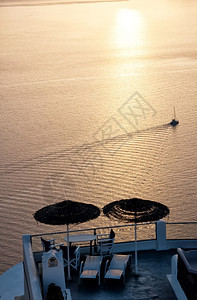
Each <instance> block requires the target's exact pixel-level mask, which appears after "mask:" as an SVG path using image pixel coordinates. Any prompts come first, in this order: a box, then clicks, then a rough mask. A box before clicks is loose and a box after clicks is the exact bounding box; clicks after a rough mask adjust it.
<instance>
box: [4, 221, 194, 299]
mask: <svg viewBox="0 0 197 300" xmlns="http://www.w3.org/2000/svg"><path fill="white" fill-rule="evenodd" d="M138 227H139V229H138V232H139V234H140V230H142V233H143V234H144V232H145V235H144V236H145V237H147V236H150V238H147V239H144V238H142V239H140V240H139V241H138V243H137V247H138V253H139V254H138V255H139V268H138V270H139V274H138V276H136V274H135V267H134V265H135V262H134V251H135V243H134V241H132V242H131V241H130V238H129V236H132V231H133V233H134V224H126V225H119V226H112V227H97V228H88V229H84V230H72V231H70V234H71V235H72V234H77V235H79V234H84V233H85V234H86V235H87V233H88V234H89V233H90V234H91V235H96V236H97V235H99V234H100V233H102V232H103V233H106V232H110V230H111V229H112V228H113V230H114V231H115V233H116V237H115V242H114V245H113V254H130V256H131V268H130V269H129V271H127V274H126V281H125V284H123V282H121V281H119V280H116V282H115V283H114V280H113V282H110V281H109V282H105V281H104V276H103V274H104V269H105V267H104V266H105V265H103V267H102V268H103V269H102V272H101V285H100V286H98V283H97V282H96V281H93V279H88V280H87V282H81V284H80V285H79V273H78V272H77V271H76V270H75V269H72V272H71V276H72V280H71V281H69V280H68V278H67V273H66V270H67V268H66V267H65V269H63V268H62V267H61V266H62V263H61V252H59V251H56V250H54V249H51V250H50V251H48V252H46V251H44V249H43V248H42V244H41V237H44V238H45V239H51V238H52V237H53V238H55V240H56V241H57V242H61V241H64V238H65V236H66V231H63V232H53V233H44V234H43V233H42V234H36V235H29V234H26V235H23V236H22V242H23V262H21V263H19V264H17V265H15V266H14V267H12V268H10V269H9V270H7V271H6V272H5V273H3V274H2V275H1V277H0V296H1V300H8V299H15V300H22V299H23V300H24V299H27V300H46V299H47V300H48V299H49V298H48V297H47V296H46V285H47V287H48V286H49V285H50V284H51V283H54V282H55V283H56V282H57V280H60V281H59V282H60V283H61V284H62V279H63V286H64V287H65V295H66V296H64V299H67V300H71V299H72V300H77V299H80V300H86V299H91V300H98V299H101V298H103V299H105V300H110V299H111V300H112V299H116V300H122V299H135V300H138V299H139V300H140V299H144V300H146V299H147V300H150V299H161V300H166V299H168V300H169V299H170V300H176V299H179V300H187V299H188V300H190V299H196V298H194V297H195V296H196V293H197V284H196V283H197V282H196V280H197V279H196V278H197V270H196V269H195V268H196V265H197V237H196V232H197V230H196V229H197V222H182V223H180V222H165V221H163V220H159V221H156V222H151V223H139V225H138ZM177 229H178V230H177ZM176 231H177V235H175V232H176ZM180 232H184V233H186V232H187V233H188V235H187V236H186V235H185V234H184V238H183V236H180ZM181 235H182V234H181ZM87 243H88V242H86V243H84V244H83V245H80V248H81V250H80V251H81V259H82V261H83V260H84V257H85V256H86V255H89V254H90V244H89V243H88V244H87ZM92 248H93V249H92V250H93V253H92V254H93V255H98V253H97V250H98V249H97V245H96V243H95V244H93V245H92ZM181 249H184V250H181ZM191 249H192V251H191ZM187 252H188V253H189V254H188V253H187ZM5 255H6V254H5ZM180 256H181V260H182V261H184V262H186V263H185V264H186V268H184V266H183V264H182V267H181V268H179V257H180ZM177 261H178V262H177ZM187 261H189V262H191V263H192V264H193V267H192V265H191V267H188V266H187V265H188V263H187ZM177 266H178V267H177ZM194 269H195V270H194ZM180 270H181V271H180ZM64 271H65V272H64ZM179 272H181V273H182V276H180V274H179ZM185 272H190V274H189V275H190V276H189V277H187V276H185V274H186V273H185ZM195 272H196V273H195ZM191 274H192V276H193V277H192V281H191V282H189V284H190V287H191V285H192V287H191V288H190V287H189V291H188V285H187V282H186V281H187V278H191ZM179 278H181V281H179V280H180V279H179ZM91 280H92V281H91ZM193 283H194V284H193ZM185 286H186V287H187V288H186V289H185ZM192 289H193V290H192ZM44 291H45V295H44ZM191 291H192V293H193V294H191ZM188 293H189V294H188ZM193 295H194V297H193ZM192 297H193V298H192ZM53 299H56V300H58V299H62V298H53Z"/></svg>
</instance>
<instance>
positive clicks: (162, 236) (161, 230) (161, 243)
mask: <svg viewBox="0 0 197 300" xmlns="http://www.w3.org/2000/svg"><path fill="white" fill-rule="evenodd" d="M156 239H157V250H167V249H168V247H167V241H166V222H164V221H162V220H159V221H157V223H156Z"/></svg>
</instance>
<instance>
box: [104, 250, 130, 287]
mask: <svg viewBox="0 0 197 300" xmlns="http://www.w3.org/2000/svg"><path fill="white" fill-rule="evenodd" d="M130 258H131V256H130V255H120V254H114V255H113V257H112V260H111V261H110V263H109V261H107V262H106V265H105V277H104V278H105V279H122V280H123V284H125V273H126V268H127V266H129V265H130Z"/></svg>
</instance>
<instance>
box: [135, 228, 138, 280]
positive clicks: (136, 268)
mask: <svg viewBox="0 0 197 300" xmlns="http://www.w3.org/2000/svg"><path fill="white" fill-rule="evenodd" d="M135 273H136V274H137V275H138V267H137V224H136V222H135Z"/></svg>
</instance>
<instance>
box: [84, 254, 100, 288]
mask: <svg viewBox="0 0 197 300" xmlns="http://www.w3.org/2000/svg"><path fill="white" fill-rule="evenodd" d="M101 263H102V257H101V256H87V257H86V260H85V262H81V267H80V278H79V283H80V279H98V285H100V274H101Z"/></svg>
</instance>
